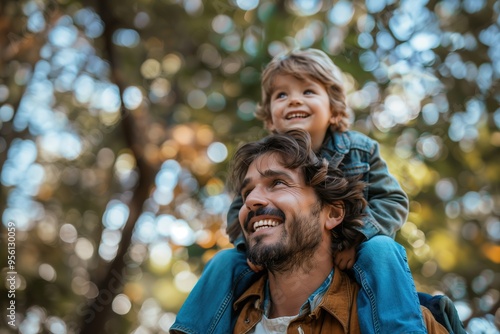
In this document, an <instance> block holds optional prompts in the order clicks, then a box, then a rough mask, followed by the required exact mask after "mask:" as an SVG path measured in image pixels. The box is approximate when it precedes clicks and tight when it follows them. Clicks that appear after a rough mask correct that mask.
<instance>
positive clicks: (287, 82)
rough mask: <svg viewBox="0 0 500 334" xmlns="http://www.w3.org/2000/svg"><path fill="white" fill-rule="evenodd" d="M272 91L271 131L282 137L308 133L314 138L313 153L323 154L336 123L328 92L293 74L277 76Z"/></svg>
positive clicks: (314, 82) (308, 79) (312, 81)
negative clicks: (328, 132) (293, 132)
mask: <svg viewBox="0 0 500 334" xmlns="http://www.w3.org/2000/svg"><path fill="white" fill-rule="evenodd" d="M272 87H273V93H272V94H271V106H270V109H271V119H270V120H269V122H268V124H267V128H268V129H269V130H271V131H276V132H278V133H284V132H286V131H288V130H291V129H303V130H306V131H307V132H309V134H310V135H311V139H312V144H313V149H314V150H315V151H317V150H319V148H320V147H321V144H322V143H323V139H324V138H325V133H326V130H327V129H328V127H329V126H330V124H331V123H332V122H333V117H332V113H331V110H330V99H329V95H328V92H327V91H326V88H325V87H324V86H323V85H322V84H321V83H319V82H317V81H315V80H312V79H310V78H303V79H299V78H297V77H295V76H293V75H290V74H278V75H276V76H275V78H274V79H273V86H272Z"/></svg>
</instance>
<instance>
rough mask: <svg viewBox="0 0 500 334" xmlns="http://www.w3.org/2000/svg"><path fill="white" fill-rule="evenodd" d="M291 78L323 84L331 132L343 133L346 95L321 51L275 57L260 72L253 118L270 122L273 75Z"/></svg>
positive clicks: (339, 76)
mask: <svg viewBox="0 0 500 334" xmlns="http://www.w3.org/2000/svg"><path fill="white" fill-rule="evenodd" d="M287 74H289V75H293V76H294V77H296V78H298V79H304V78H309V79H313V80H315V81H317V82H319V83H321V84H323V85H324V86H325V88H326V91H327V93H328V97H329V98H330V109H331V110H330V111H331V113H332V115H333V116H335V119H336V120H337V121H336V122H335V124H332V125H331V129H332V130H333V131H340V132H343V131H346V130H347V128H348V127H349V115H348V114H347V110H346V96H345V92H344V87H343V85H342V74H341V72H340V69H339V68H338V67H337V66H336V65H335V64H334V63H333V61H332V60H331V59H330V57H328V56H327V55H326V53H324V52H323V51H321V50H317V49H306V50H294V51H291V52H289V53H287V54H285V55H281V56H276V57H275V58H274V59H273V60H272V61H271V62H270V63H269V64H268V65H267V66H266V68H265V69H264V71H263V72H262V77H261V85H262V99H261V102H260V104H259V106H258V107H257V111H256V112H255V116H256V117H257V119H260V120H262V121H263V122H264V124H266V125H267V123H268V121H270V120H271V95H272V93H273V89H274V88H273V81H274V78H275V76H276V75H287Z"/></svg>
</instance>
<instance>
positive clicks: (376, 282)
mask: <svg viewBox="0 0 500 334" xmlns="http://www.w3.org/2000/svg"><path fill="white" fill-rule="evenodd" d="M353 271H354V274H355V276H356V281H357V282H358V283H359V284H360V285H361V289H360V290H359V293H358V299H357V302H358V316H359V324H360V326H361V332H362V333H363V334H367V333H377V334H378V333H381V334H386V333H405V334H409V333H412V334H413V333H419V334H421V333H427V329H426V327H425V324H424V320H423V317H422V312H421V310H420V303H419V300H418V295H417V290H416V288H415V283H414V282H413V277H412V276H411V272H410V268H409V267H408V262H407V259H406V251H405V249H404V248H403V246H401V245H400V244H398V243H397V242H395V241H394V240H393V239H392V238H389V237H386V236H376V237H373V238H371V239H369V240H367V241H365V242H363V243H361V245H360V247H359V249H358V258H357V260H356V263H355V264H354V266H353Z"/></svg>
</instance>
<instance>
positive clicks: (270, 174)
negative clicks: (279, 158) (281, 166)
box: [240, 169, 293, 193]
mask: <svg viewBox="0 0 500 334" xmlns="http://www.w3.org/2000/svg"><path fill="white" fill-rule="evenodd" d="M259 174H260V175H262V177H264V178H273V177H278V176H281V177H283V178H286V179H289V180H292V179H293V177H292V176H291V175H290V174H289V173H287V172H286V171H283V170H273V169H266V170H265V171H263V172H262V171H259ZM251 181H252V178H251V177H247V178H245V179H244V180H243V182H242V183H241V187H240V193H241V191H242V190H243V189H245V187H246V186H248V184H249V183H250V182H251Z"/></svg>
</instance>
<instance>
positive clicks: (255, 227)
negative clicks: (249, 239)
mask: <svg viewBox="0 0 500 334" xmlns="http://www.w3.org/2000/svg"><path fill="white" fill-rule="evenodd" d="M274 226H278V222H277V221H275V220H270V219H265V220H259V221H258V222H256V223H255V224H253V230H254V231H258V230H260V229H263V228H269V227H274Z"/></svg>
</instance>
